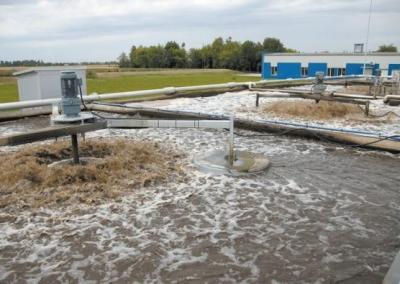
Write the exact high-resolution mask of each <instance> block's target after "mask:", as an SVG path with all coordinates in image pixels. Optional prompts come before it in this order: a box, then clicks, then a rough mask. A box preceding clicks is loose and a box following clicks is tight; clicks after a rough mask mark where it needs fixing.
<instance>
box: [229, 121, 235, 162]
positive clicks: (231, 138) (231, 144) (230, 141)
mask: <svg viewBox="0 0 400 284" xmlns="http://www.w3.org/2000/svg"><path fill="white" fill-rule="evenodd" d="M234 121H235V118H234V116H233V114H231V116H230V118H229V165H230V166H231V167H232V166H233V160H234V158H235V157H234V155H235V153H234V149H233V136H234V132H233V130H234Z"/></svg>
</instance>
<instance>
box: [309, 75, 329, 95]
mask: <svg viewBox="0 0 400 284" xmlns="http://www.w3.org/2000/svg"><path fill="white" fill-rule="evenodd" d="M325 90H326V86H325V85H324V72H321V71H318V72H315V81H314V85H313V86H312V92H313V93H314V94H322V93H323V92H325Z"/></svg>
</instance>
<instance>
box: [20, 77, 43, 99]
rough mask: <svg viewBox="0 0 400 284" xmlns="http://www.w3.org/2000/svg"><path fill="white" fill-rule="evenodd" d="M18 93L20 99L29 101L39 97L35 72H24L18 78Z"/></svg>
mask: <svg viewBox="0 0 400 284" xmlns="http://www.w3.org/2000/svg"><path fill="white" fill-rule="evenodd" d="M18 94H19V100H20V101H30V100H39V99H40V86H39V80H38V77H37V76H36V74H35V73H28V74H25V75H24V76H23V79H22V78H18Z"/></svg>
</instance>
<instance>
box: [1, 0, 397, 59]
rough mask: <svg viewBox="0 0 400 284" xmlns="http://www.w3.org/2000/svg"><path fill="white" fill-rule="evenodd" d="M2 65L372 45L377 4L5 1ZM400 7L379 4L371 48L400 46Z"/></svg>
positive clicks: (359, 0) (393, 2)
mask: <svg viewBox="0 0 400 284" xmlns="http://www.w3.org/2000/svg"><path fill="white" fill-rule="evenodd" d="M0 3H1V4H0V5H1V9H0V23H1V25H0V59H2V60H12V59H24V58H35V59H44V60H51V61H67V60H71V61H75V60H76V61H81V60H82V61H86V60H112V59H115V58H116V57H117V56H118V54H119V53H120V52H122V51H127V50H129V48H130V46H131V45H133V44H135V45H141V44H143V45H149V44H157V43H164V42H166V41H168V40H177V41H178V42H185V43H186V46H187V47H199V46H202V45H203V44H206V43H208V42H210V41H211V40H212V39H213V38H215V37H217V36H223V37H228V36H232V37H233V39H237V40H246V39H250V40H254V41H262V40H263V38H264V37H267V36H274V37H278V38H280V39H281V40H282V41H283V42H284V43H285V44H286V45H287V46H289V47H292V48H296V49H299V50H301V51H322V50H330V51H343V50H351V49H352V45H353V43H355V42H364V41H365V37H366V23H367V19H368V8H369V0H354V1H345V0H336V1H332V0H330V1H328V0H321V1H311V0H291V1H289V0H280V1H266V0H194V1H179V0H147V1H146V0H135V1H128V0H121V1H112V0H87V1H83V0H80V1H66V0H59V1H42V0H38V1H4V0H3V1H0ZM399 18H400V5H398V0H380V1H377V0H374V6H373V16H372V25H371V34H370V47H371V49H372V50H373V49H376V48H377V47H378V46H379V45H381V44H387V43H393V44H395V45H397V46H399V47H400V32H399V30H398V28H397V27H396V25H397V23H398V19H399Z"/></svg>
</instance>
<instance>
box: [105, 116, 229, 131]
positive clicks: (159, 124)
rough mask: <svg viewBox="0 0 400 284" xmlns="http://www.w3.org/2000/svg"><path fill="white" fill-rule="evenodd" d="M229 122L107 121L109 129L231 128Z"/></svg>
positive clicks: (109, 119) (110, 119)
mask: <svg viewBox="0 0 400 284" xmlns="http://www.w3.org/2000/svg"><path fill="white" fill-rule="evenodd" d="M230 126H231V122H230V121H229V120H165V119H164V120H158V119H112V118H108V119H107V127H109V128H137V127H146V128H216V129H224V128H229V127H230Z"/></svg>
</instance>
